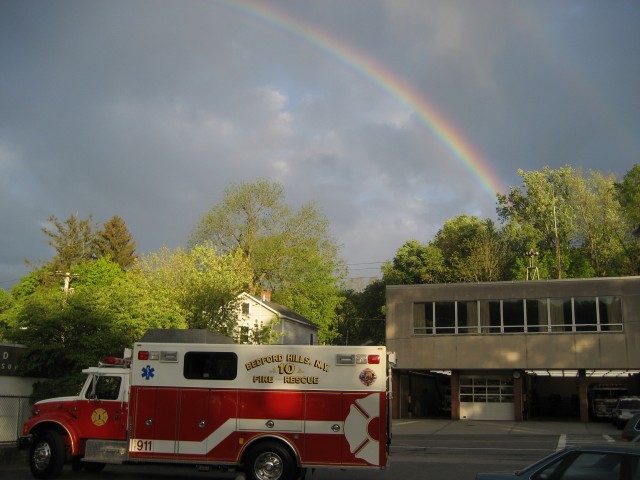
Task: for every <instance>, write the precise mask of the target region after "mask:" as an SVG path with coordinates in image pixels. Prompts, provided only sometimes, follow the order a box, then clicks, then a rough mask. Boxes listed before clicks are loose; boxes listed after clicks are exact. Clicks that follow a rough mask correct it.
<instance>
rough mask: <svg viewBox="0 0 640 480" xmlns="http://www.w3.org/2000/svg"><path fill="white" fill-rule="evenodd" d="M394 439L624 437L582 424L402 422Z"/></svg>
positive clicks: (606, 425) (605, 426)
mask: <svg viewBox="0 0 640 480" xmlns="http://www.w3.org/2000/svg"><path fill="white" fill-rule="evenodd" d="M392 432H393V435H394V436H395V435H397V436H402V435H421V434H422V435H501V434H503V435H510V434H511V435H610V436H611V437H613V438H615V439H616V440H618V439H619V438H620V436H621V434H622V431H621V430H617V429H616V428H615V427H614V426H613V425H612V424H611V423H610V422H580V421H578V420H576V421H571V420H564V419H562V420H527V421H524V422H515V421H504V420H495V421H493V420H450V419H431V418H429V419H411V418H405V419H398V420H394V421H393V424H392Z"/></svg>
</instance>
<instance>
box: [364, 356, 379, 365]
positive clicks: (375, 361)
mask: <svg viewBox="0 0 640 480" xmlns="http://www.w3.org/2000/svg"><path fill="white" fill-rule="evenodd" d="M367 363H369V365H380V355H369V356H368V357H367Z"/></svg>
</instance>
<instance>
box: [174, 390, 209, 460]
mask: <svg viewBox="0 0 640 480" xmlns="http://www.w3.org/2000/svg"><path fill="white" fill-rule="evenodd" d="M179 412H180V419H179V421H178V424H179V427H178V453H179V454H180V455H181V456H184V455H189V456H190V455H206V453H207V442H206V439H207V436H208V434H209V431H210V430H209V428H210V426H209V390H208V389H201V388H198V389H184V390H182V391H181V392H180V409H179Z"/></svg>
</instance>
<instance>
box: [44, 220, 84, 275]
mask: <svg viewBox="0 0 640 480" xmlns="http://www.w3.org/2000/svg"><path fill="white" fill-rule="evenodd" d="M47 221H48V222H49V223H51V224H52V225H53V227H54V228H48V227H42V232H43V233H44V234H45V235H46V236H47V237H49V240H48V243H49V245H51V246H52V247H53V249H54V250H55V251H56V254H55V256H54V257H53V260H52V262H51V267H52V270H53V271H61V272H69V271H71V268H72V267H73V266H75V265H78V264H80V263H82V262H85V261H87V260H89V259H90V258H91V255H92V254H93V253H94V248H95V239H96V231H95V230H96V227H95V225H94V224H93V216H92V215H89V216H88V217H87V218H86V219H81V218H79V216H78V214H75V215H71V216H69V217H68V218H67V219H66V220H64V221H60V220H59V219H58V218H57V217H56V216H55V215H51V216H50V217H49V218H48V219H47Z"/></svg>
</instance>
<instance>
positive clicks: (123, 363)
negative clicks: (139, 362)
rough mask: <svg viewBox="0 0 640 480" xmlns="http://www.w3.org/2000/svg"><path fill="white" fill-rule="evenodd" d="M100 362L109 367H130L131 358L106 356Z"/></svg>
mask: <svg viewBox="0 0 640 480" xmlns="http://www.w3.org/2000/svg"><path fill="white" fill-rule="evenodd" d="M101 364H102V365H106V366H109V367H130V366H131V360H130V359H128V358H118V357H106V358H104V359H103V360H102V362H101Z"/></svg>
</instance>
